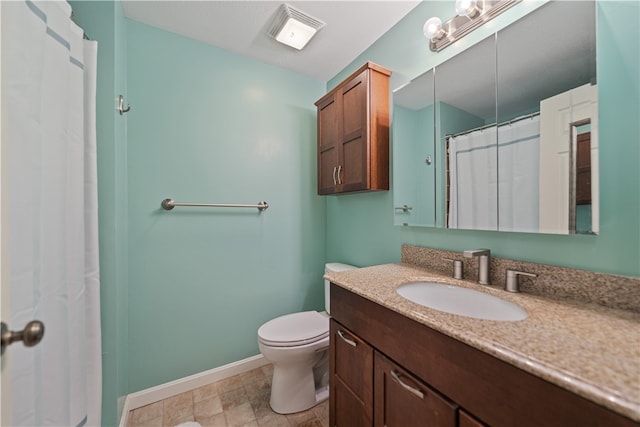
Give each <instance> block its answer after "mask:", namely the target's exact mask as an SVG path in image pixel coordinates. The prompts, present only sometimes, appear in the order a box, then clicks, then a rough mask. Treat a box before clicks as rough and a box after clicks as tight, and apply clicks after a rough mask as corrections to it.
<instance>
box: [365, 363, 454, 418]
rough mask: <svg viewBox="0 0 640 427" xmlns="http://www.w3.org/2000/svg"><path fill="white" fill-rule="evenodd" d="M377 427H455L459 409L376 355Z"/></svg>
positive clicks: (375, 406) (393, 364) (375, 414)
mask: <svg viewBox="0 0 640 427" xmlns="http://www.w3.org/2000/svg"><path fill="white" fill-rule="evenodd" d="M374 384H375V391H374V396H375V404H374V408H375V413H374V426H375V427H383V426H384V427H414V426H415V427H455V426H456V422H457V420H456V416H457V409H458V408H457V406H456V405H455V404H454V403H452V402H450V401H448V400H447V399H446V398H444V397H443V396H441V395H440V394H439V393H437V392H436V391H435V390H433V389H431V388H430V387H428V386H427V385H426V384H424V383H423V382H421V381H420V380H418V379H417V378H415V377H414V376H413V375H411V374H409V373H408V372H407V371H405V370H404V369H402V368H401V367H400V366H398V365H396V364H395V363H394V362H392V361H391V360H389V359H387V358H386V357H384V356H383V355H382V354H380V353H378V352H376V353H375V374H374Z"/></svg>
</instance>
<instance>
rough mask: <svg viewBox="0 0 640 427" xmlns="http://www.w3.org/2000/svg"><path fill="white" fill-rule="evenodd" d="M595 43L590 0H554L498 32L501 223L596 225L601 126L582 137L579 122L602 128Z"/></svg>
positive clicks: (508, 227) (532, 227) (567, 229)
mask: <svg viewBox="0 0 640 427" xmlns="http://www.w3.org/2000/svg"><path fill="white" fill-rule="evenodd" d="M541 28H561V29H562V33H561V35H560V34H558V33H557V32H554V31H540V29H541ZM595 43H596V33H595V3H594V2H587V1H572V2H562V1H558V2H550V3H548V4H546V5H544V6H542V7H540V8H539V9H537V10H536V11H534V12H532V13H531V14H529V15H527V16H525V17H524V18H522V19H520V20H519V21H517V22H516V23H514V24H512V25H510V26H509V27H507V28H505V29H504V30H502V31H500V32H499V33H498V37H497V45H496V50H497V61H498V62H497V89H498V99H497V107H498V111H497V114H498V121H499V123H501V125H500V126H499V131H498V147H499V148H498V153H499V154H498V164H499V167H498V177H499V179H498V202H499V208H498V228H499V230H501V231H521V232H540V233H560V234H567V233H576V232H579V233H597V231H598V194H597V190H598V189H597V181H598V179H597V171H598V169H597V162H593V164H592V163H591V160H590V159H597V132H593V133H589V135H593V137H592V138H589V139H588V140H586V141H587V142H586V143H585V142H584V141H585V138H586V137H584V136H583V137H581V138H582V139H581V141H583V142H578V139H579V136H578V135H579V131H578V129H579V128H580V126H581V125H584V124H586V123H590V126H591V129H593V130H596V129H597V85H596V45H595ZM585 145H586V146H587V147H589V148H588V149H587V150H586V152H588V154H587V155H585V149H584V148H580V147H585ZM580 153H582V155H581V154H580ZM579 156H580V159H579V160H578V157H579ZM587 162H588V165H586V163H587ZM578 163H580V164H581V166H578ZM577 173H579V174H580V179H578V175H577ZM587 174H588V176H587ZM585 180H586V181H585ZM585 182H589V185H588V186H587V185H586V184H584V183H585ZM592 182H593V183H594V184H595V185H593V186H591V184H590V183H592ZM587 187H588V192H589V193H590V194H589V195H588V197H585V196H584V194H583V195H581V196H580V197H577V195H576V192H577V191H580V192H581V193H584V192H585V191H587ZM586 217H588V218H590V219H585V218H586ZM578 222H579V223H580V227H577V224H578ZM588 222H591V224H587V223H588Z"/></svg>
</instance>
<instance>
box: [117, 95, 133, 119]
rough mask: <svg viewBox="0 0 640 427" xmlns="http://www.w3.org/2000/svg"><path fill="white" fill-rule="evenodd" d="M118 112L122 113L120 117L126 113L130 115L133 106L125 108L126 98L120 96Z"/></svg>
mask: <svg viewBox="0 0 640 427" xmlns="http://www.w3.org/2000/svg"><path fill="white" fill-rule="evenodd" d="M117 109H118V111H120V115H122V114H124V113H128V112H129V110H131V105H129V104H127V108H124V96H122V95H118V108H117Z"/></svg>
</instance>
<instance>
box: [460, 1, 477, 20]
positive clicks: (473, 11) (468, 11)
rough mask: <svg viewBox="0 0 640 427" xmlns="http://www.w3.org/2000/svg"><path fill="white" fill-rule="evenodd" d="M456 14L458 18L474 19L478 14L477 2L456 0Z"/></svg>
mask: <svg viewBox="0 0 640 427" xmlns="http://www.w3.org/2000/svg"><path fill="white" fill-rule="evenodd" d="M456 14H458V16H466V17H468V18H475V17H476V16H478V15H479V14H480V8H479V7H478V0H456Z"/></svg>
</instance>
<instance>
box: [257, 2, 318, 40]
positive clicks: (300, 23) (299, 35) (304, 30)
mask: <svg viewBox="0 0 640 427" xmlns="http://www.w3.org/2000/svg"><path fill="white" fill-rule="evenodd" d="M324 26H325V23H324V22H322V21H320V20H318V19H316V18H313V17H311V16H309V15H307V14H306V13H304V12H301V11H299V10H298V9H296V8H294V7H292V6H290V5H288V4H286V3H284V4H282V5H281V6H280V8H279V9H278V11H277V12H276V15H275V17H274V18H273V23H272V24H271V29H270V30H269V33H268V34H269V35H270V36H271V37H273V38H274V39H276V40H277V41H279V42H280V43H284V44H286V45H287V46H291V47H293V48H296V49H298V50H302V48H303V47H305V46H306V45H307V43H309V40H311V38H313V36H314V35H315V34H316V33H317V32H318V30H320V29H321V28H322V27H324Z"/></svg>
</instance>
